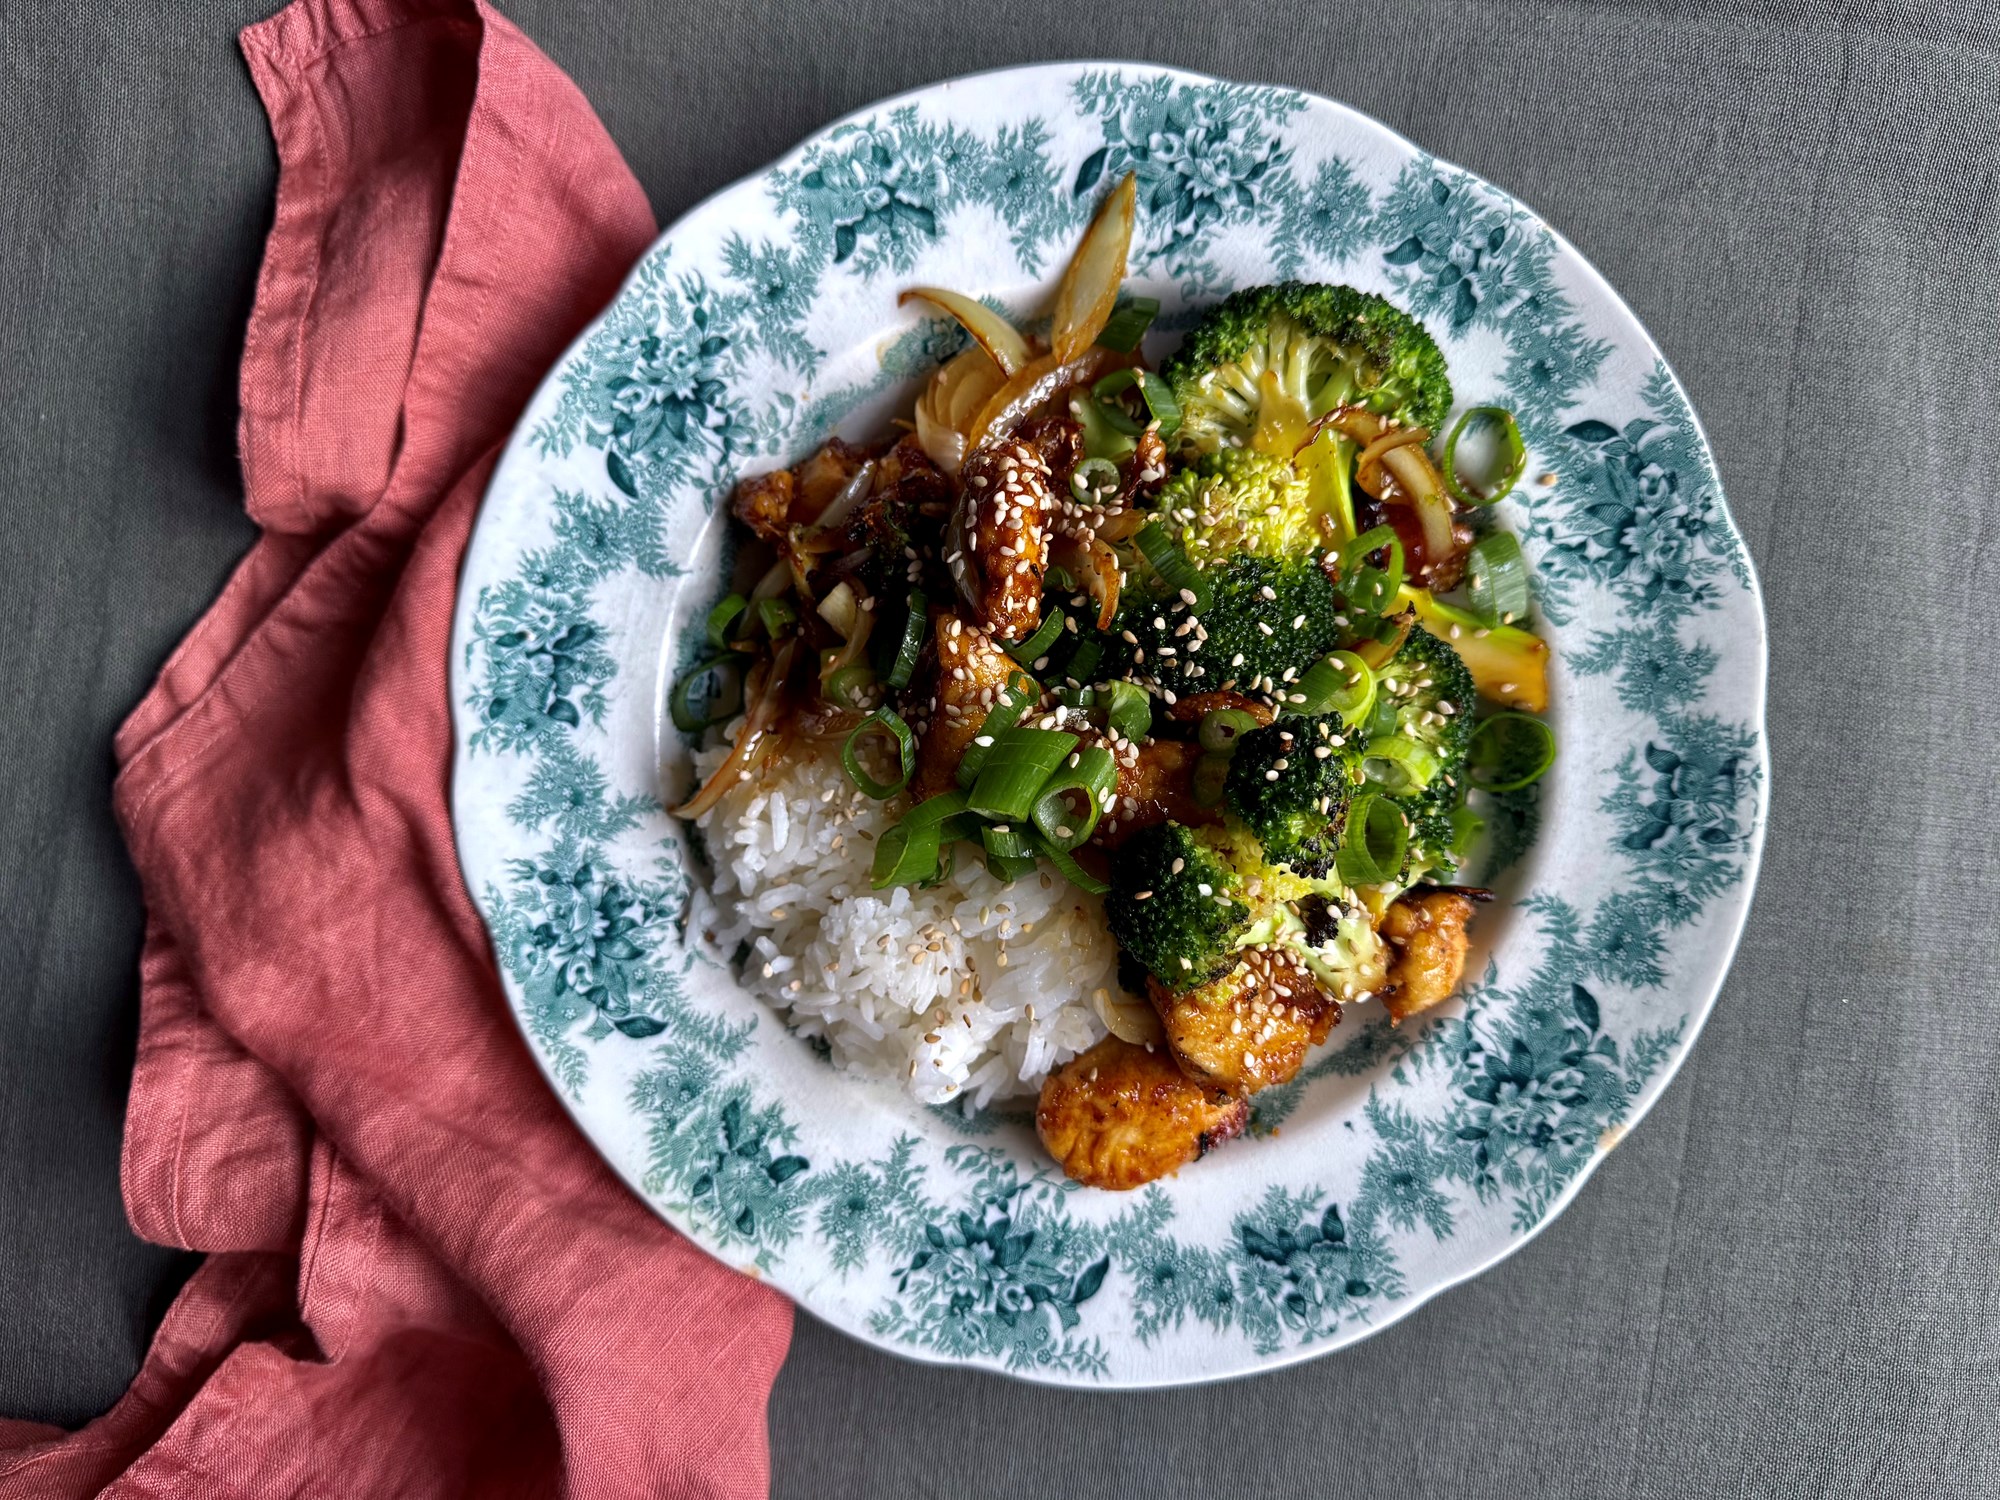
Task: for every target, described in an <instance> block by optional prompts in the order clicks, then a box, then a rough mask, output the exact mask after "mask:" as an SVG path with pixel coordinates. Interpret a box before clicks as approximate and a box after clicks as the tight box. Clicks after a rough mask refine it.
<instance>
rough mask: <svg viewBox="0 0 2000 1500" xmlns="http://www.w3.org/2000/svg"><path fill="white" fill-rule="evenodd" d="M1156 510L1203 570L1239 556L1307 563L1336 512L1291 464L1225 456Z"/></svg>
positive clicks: (1244, 453) (1174, 484) (1188, 470)
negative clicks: (1304, 559)
mask: <svg viewBox="0 0 2000 1500" xmlns="http://www.w3.org/2000/svg"><path fill="white" fill-rule="evenodd" d="M1153 509H1154V512H1155V514H1157V515H1158V517H1159V519H1160V523H1161V524H1162V525H1163V526H1165V527H1166V529H1167V533H1168V535H1170V536H1171V537H1173V539H1174V540H1175V541H1176V542H1178V543H1179V544H1180V548H1181V550H1182V551H1183V552H1185V553H1186V554H1187V556H1188V559H1189V561H1191V562H1192V563H1193V564H1194V565H1195V566H1196V567H1198V568H1206V567H1209V566H1211V565H1213V564H1214V563H1217V562H1220V561H1222V560H1224V559H1226V558H1230V557H1235V556H1236V555H1238V554H1239V553H1245V552H1247V553H1250V554H1252V555H1253V556H1256V557H1304V556H1305V555H1307V554H1308V553H1311V552H1312V551H1314V550H1315V549H1316V548H1320V547H1323V546H1325V545H1326V536H1325V534H1324V533H1323V532H1322V530H1321V518H1322V517H1326V518H1327V519H1328V520H1331V519H1332V518H1333V515H1334V511H1335V510H1336V509H1337V505H1330V504H1329V503H1328V502H1327V497H1324V496H1320V495H1318V494H1316V493H1315V491H1314V488H1313V486H1311V485H1310V484H1308V483H1307V482H1306V480H1305V478H1304V477H1303V476H1302V475H1300V473H1299V471H1298V470H1297V469H1296V468H1294V467H1293V466H1292V462H1291V460H1290V459H1289V458H1280V457H1278V456H1276V455H1274V454H1269V453H1257V452H1254V451H1252V450H1251V449H1248V448H1225V449H1223V450H1222V451H1221V452H1220V453H1205V454H1202V455H1200V456H1199V457H1197V458H1195V459H1193V460H1192V461H1190V462H1189V463H1188V464H1186V465H1185V466H1184V467H1182V468H1181V469H1180V470H1179V472H1177V473H1176V474H1175V475H1174V477H1173V478H1172V479H1169V480H1168V481H1167V482H1166V485H1165V486H1164V487H1163V488H1162V489H1161V490H1160V493H1159V496H1158V498H1157V499H1156V500H1155V501H1154V504H1153Z"/></svg>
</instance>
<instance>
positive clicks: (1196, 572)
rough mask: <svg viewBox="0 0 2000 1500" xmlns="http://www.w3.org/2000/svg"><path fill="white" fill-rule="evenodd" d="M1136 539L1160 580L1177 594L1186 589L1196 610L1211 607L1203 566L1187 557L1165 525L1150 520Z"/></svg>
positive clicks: (1141, 528)
mask: <svg viewBox="0 0 2000 1500" xmlns="http://www.w3.org/2000/svg"><path fill="white" fill-rule="evenodd" d="M1136 540H1137V542H1138V544H1139V550H1140V552H1142V553H1144V554H1145V558H1146V562H1147V564H1148V565H1149V566H1150V567H1151V568H1152V570H1153V571H1154V572H1155V573H1157V574H1159V575H1160V580H1161V582H1163V583H1165V584H1166V586H1167V587H1168V588H1170V589H1172V590H1173V591H1174V592H1175V593H1179V592H1180V591H1181V590H1182V589H1186V590H1187V591H1188V592H1189V593H1191V594H1193V595H1194V608H1195V609H1197V610H1202V609H1206V608H1208V601H1209V588H1208V580H1207V579H1206V578H1204V577H1202V576H1201V571H1200V569H1198V568H1196V567H1195V565H1194V564H1193V563H1191V562H1189V561H1188V560H1187V554H1186V553H1184V552H1182V551H1181V549H1180V548H1179V547H1176V546H1175V545H1174V540H1173V538H1172V537H1170V536H1168V535H1167V529H1166V527H1164V526H1162V525H1161V524H1160V523H1159V522H1158V521H1148V522H1147V523H1146V524H1145V525H1144V526H1141V527H1140V528H1139V535H1138V537H1137V538H1136Z"/></svg>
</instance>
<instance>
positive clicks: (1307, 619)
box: [1111, 557, 1342, 697]
mask: <svg viewBox="0 0 2000 1500" xmlns="http://www.w3.org/2000/svg"><path fill="white" fill-rule="evenodd" d="M1203 577H1204V578H1205V579H1206V581H1207V584H1208V590H1209V599H1208V602H1207V603H1206V604H1204V605H1203V606H1202V607H1201V608H1200V610H1199V612H1198V613H1191V612H1190V611H1189V609H1188V608H1187V606H1186V605H1185V604H1183V603H1182V602H1181V601H1179V600H1176V599H1172V598H1169V597H1166V596H1164V595H1162V594H1159V593H1146V592H1137V593H1135V595H1134V597H1133V598H1132V600H1131V602H1130V603H1128V604H1127V605H1125V606H1124V608H1123V609H1122V610H1121V611H1120V618H1119V621H1118V625H1119V631H1120V634H1119V643H1120V644H1121V645H1122V647H1123V649H1124V650H1125V651H1127V652H1130V653H1132V654H1131V656H1130V657H1129V658H1126V659H1123V660H1121V659H1120V658H1119V657H1117V656H1115V655H1114V656H1113V657H1112V658H1111V660H1112V662H1113V664H1114V666H1116V667H1117V668H1118V669H1120V670H1123V671H1128V672H1130V673H1131V674H1132V675H1134V676H1138V677H1150V678H1151V679H1152V680H1153V681H1154V682H1156V683H1157V684H1158V685H1159V686H1160V687H1161V688H1163V689H1165V690H1166V691H1168V692H1171V693H1174V694H1176V695H1180V696H1187V695H1190V694H1194V693H1206V692H1214V691H1217V690H1220V689H1224V688H1229V687H1231V686H1232V685H1233V686H1234V688H1235V689H1236V690H1237V691H1239V692H1242V693H1245V694H1253V695H1254V694H1261V695H1263V696H1266V697H1275V696H1276V694H1277V693H1279V692H1281V691H1283V690H1284V689H1285V686H1286V684H1288V683H1291V682H1294V681H1296V680H1297V679H1298V677H1299V676H1300V675H1301V674H1303V673H1304V672H1305V671H1307V670H1308V669H1309V668H1310V667H1311V666H1312V665H1313V663H1315V662H1317V661H1318V660H1319V659H1320V658H1321V657H1323V656H1325V655H1326V654H1327V653H1328V652H1329V651H1332V650H1333V649H1334V648H1335V647H1336V646H1338V645H1339V643H1340V636H1341V628H1342V627H1341V626H1340V624H1339V623H1338V622H1337V620H1336V619H1335V612H1336V610H1337V608H1338V603H1339V601H1338V600H1337V599H1336V598H1335V596H1334V592H1333V585H1332V584H1331V583H1329V582H1327V578H1326V574H1325V573H1324V572H1322V571H1321V570H1320V567H1319V565H1318V564H1317V563H1315V562H1312V561H1309V560H1306V559H1293V558H1283V559H1281V558H1269V557H1236V558H1233V559H1231V560H1230V561H1228V562H1225V563H1222V564H1221V565H1219V566H1217V567H1214V568H1210V569H1207V570H1205V571H1204V574H1203ZM1190 618H1193V619H1194V620H1195V622H1196V623H1195V624H1194V625H1193V626H1190V625H1189V623H1188V622H1189V620H1190ZM1127 636H1129V637H1130V639H1127V638H1126V637H1127Z"/></svg>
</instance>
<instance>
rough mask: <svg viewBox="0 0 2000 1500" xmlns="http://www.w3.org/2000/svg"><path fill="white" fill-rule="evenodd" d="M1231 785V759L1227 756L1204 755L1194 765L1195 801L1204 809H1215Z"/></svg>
mask: <svg viewBox="0 0 2000 1500" xmlns="http://www.w3.org/2000/svg"><path fill="white" fill-rule="evenodd" d="M1228 784H1229V757H1228V756H1226V755H1213V754H1211V755H1204V756H1203V757H1202V758H1201V759H1200V760H1198V761H1196V762H1195V764H1194V800H1195V801H1197V802H1199V803H1200V804H1201V805H1202V806H1203V807H1215V806H1218V805H1219V804H1220V803H1221V801H1222V790H1223V788H1224V787H1225V786H1227V785H1228Z"/></svg>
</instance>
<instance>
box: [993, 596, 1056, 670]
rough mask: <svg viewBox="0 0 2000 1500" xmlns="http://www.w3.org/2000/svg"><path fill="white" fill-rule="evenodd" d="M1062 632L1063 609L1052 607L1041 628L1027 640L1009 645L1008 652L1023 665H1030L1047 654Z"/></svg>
mask: <svg viewBox="0 0 2000 1500" xmlns="http://www.w3.org/2000/svg"><path fill="white" fill-rule="evenodd" d="M1062 633H1063V616H1062V611H1061V610H1056V609H1052V610H1050V611H1049V613H1048V616H1047V618H1046V619H1044V620H1043V621H1042V624H1041V628H1040V629H1038V630H1037V631H1036V632H1035V633H1034V634H1033V635H1031V636H1029V637H1028V638H1027V639H1026V640H1025V641H1016V642H1014V643H1013V644H1012V645H1010V646H1008V647H1007V648H1006V649H1007V654H1008V655H1009V656H1011V657H1013V658H1014V660H1015V661H1017V662H1019V663H1020V664H1021V665H1022V666H1024V667H1025V666H1029V665H1031V664H1032V663H1033V662H1034V661H1035V660H1036V659H1037V658H1038V657H1041V656H1045V655H1047V654H1048V649H1049V647H1051V646H1053V645H1054V644H1055V643H1056V640H1057V638H1058V637H1059V636H1061V635H1062Z"/></svg>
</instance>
